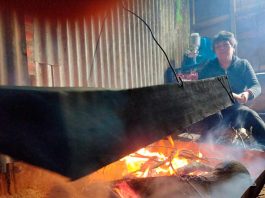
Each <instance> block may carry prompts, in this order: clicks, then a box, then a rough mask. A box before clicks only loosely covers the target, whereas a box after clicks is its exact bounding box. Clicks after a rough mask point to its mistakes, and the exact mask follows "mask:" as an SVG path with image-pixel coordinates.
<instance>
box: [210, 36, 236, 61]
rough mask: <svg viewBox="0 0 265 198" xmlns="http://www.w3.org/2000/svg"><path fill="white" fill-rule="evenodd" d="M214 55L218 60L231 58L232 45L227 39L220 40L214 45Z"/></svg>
mask: <svg viewBox="0 0 265 198" xmlns="http://www.w3.org/2000/svg"><path fill="white" fill-rule="evenodd" d="M214 50H215V53H216V56H217V58H218V59H219V60H221V61H222V60H232V57H233V54H234V50H235V49H234V47H233V46H232V45H231V44H230V43H229V41H221V42H218V43H216V44H215V45H214Z"/></svg>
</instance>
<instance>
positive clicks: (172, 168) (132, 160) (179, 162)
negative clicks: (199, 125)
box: [121, 137, 203, 177]
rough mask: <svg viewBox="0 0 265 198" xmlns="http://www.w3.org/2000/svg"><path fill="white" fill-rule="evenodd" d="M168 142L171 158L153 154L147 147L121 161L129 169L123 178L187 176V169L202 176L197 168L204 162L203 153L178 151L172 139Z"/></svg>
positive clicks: (159, 153)
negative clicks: (170, 146)
mask: <svg viewBox="0 0 265 198" xmlns="http://www.w3.org/2000/svg"><path fill="white" fill-rule="evenodd" d="M168 140H169V142H170V144H171V145H172V152H171V153H170V154H169V156H166V155H165V154H164V153H162V152H151V151H150V150H148V147H147V148H142V149H140V150H138V151H136V152H135V153H132V154H130V155H128V156H126V157H124V158H122V159H121V161H124V162H125V165H126V168H127V170H125V171H124V173H123V176H127V177H154V176H170V175H176V174H186V173H187V168H186V167H188V169H189V171H188V174H196V175H198V174H200V171H198V170H197V169H196V166H197V165H198V164H199V163H201V161H203V155H202V153H200V152H198V153H197V154H194V153H193V152H192V151H190V150H184V149H182V150H177V149H175V148H174V147H173V146H174V141H173V140H172V138H171V137H169V138H168ZM185 168H186V169H185Z"/></svg>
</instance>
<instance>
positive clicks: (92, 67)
mask: <svg viewBox="0 0 265 198" xmlns="http://www.w3.org/2000/svg"><path fill="white" fill-rule="evenodd" d="M108 16H109V12H106V14H105V16H104V19H103V22H102V25H101V27H100V32H99V35H98V38H97V42H96V47H95V50H94V53H93V57H92V61H91V64H90V65H91V67H90V70H89V76H88V79H87V81H88V82H89V80H90V79H91V75H92V71H93V69H94V64H95V59H96V54H97V51H98V48H99V42H100V38H101V35H102V32H103V29H104V26H105V22H106V19H107V17H108Z"/></svg>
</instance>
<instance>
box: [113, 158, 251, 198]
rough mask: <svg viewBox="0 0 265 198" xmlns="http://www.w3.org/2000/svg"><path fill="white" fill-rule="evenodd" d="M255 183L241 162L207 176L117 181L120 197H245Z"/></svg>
mask: <svg viewBox="0 0 265 198" xmlns="http://www.w3.org/2000/svg"><path fill="white" fill-rule="evenodd" d="M251 184H252V181H251V178H250V174H249V172H248V170H247V169H246V167H245V166H244V165H242V164H241V163H239V162H236V161H229V162H222V163H220V164H218V165H217V166H216V167H215V168H214V169H213V170H212V171H211V172H209V173H207V174H205V175H203V176H194V175H193V176H191V175H177V176H164V177H149V178H137V179H127V180H122V181H116V182H115V183H114V184H113V187H112V188H113V189H114V192H116V194H117V197H119V198H129V197H135V198H141V197H155V198H160V197H161V198H162V197H176V196H177V197H187V198H189V197H241V196H242V195H243V193H244V192H245V190H246V189H247V188H248V187H249V186H250V185H251Z"/></svg>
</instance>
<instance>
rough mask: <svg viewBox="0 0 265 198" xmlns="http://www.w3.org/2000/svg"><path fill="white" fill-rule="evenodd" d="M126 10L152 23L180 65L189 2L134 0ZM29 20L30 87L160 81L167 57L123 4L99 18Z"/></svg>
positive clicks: (117, 85) (185, 42) (122, 85)
mask: <svg viewBox="0 0 265 198" xmlns="http://www.w3.org/2000/svg"><path fill="white" fill-rule="evenodd" d="M125 6H126V7H127V8H128V9H130V10H132V11H133V12H135V13H136V14H138V15H139V16H140V17H142V18H143V19H144V20H145V21H146V22H147V23H148V24H149V25H150V27H151V29H152V30H153V33H154V35H155V37H156V38H157V40H158V42H159V43H160V44H161V46H162V47H163V48H164V50H165V51H166V52H167V54H168V56H169V59H170V60H174V61H175V62H176V65H177V66H178V65H180V62H181V59H182V56H183V53H184V50H185V49H186V48H187V45H188V39H189V24H190V23H189V4H188V1H186V0H133V1H129V2H127V5H125ZM29 21H30V22H29V23H27V34H29V35H32V36H31V37H27V40H30V41H28V42H27V44H28V46H27V47H28V49H30V50H28V51H32V53H28V62H29V63H28V65H29V74H30V76H31V84H32V85H37V86H67V87H68V86H69V87H102V88H135V87H142V86H148V85H156V84H163V83H164V72H165V70H166V68H167V67H168V63H167V60H166V58H165V56H164V55H163V53H162V51H161V50H160V49H159V48H158V46H157V45H156V44H155V42H154V40H153V39H152V37H151V34H150V32H149V31H148V29H147V27H146V26H145V25H144V24H143V23H142V22H141V21H140V20H139V19H138V18H136V17H135V16H133V15H132V14H130V13H129V12H127V11H126V10H124V9H123V8H122V5H121V4H120V5H117V6H116V7H115V8H114V9H112V10H111V11H110V12H106V13H105V14H103V15H101V16H96V15H95V16H90V17H84V18H82V19H65V20H62V19H60V20H59V19H58V20H52V21H51V20H48V19H39V18H31V19H30V20H29ZM1 68H2V69H1V71H2V70H3V68H5V66H1ZM3 76H4V75H3Z"/></svg>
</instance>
